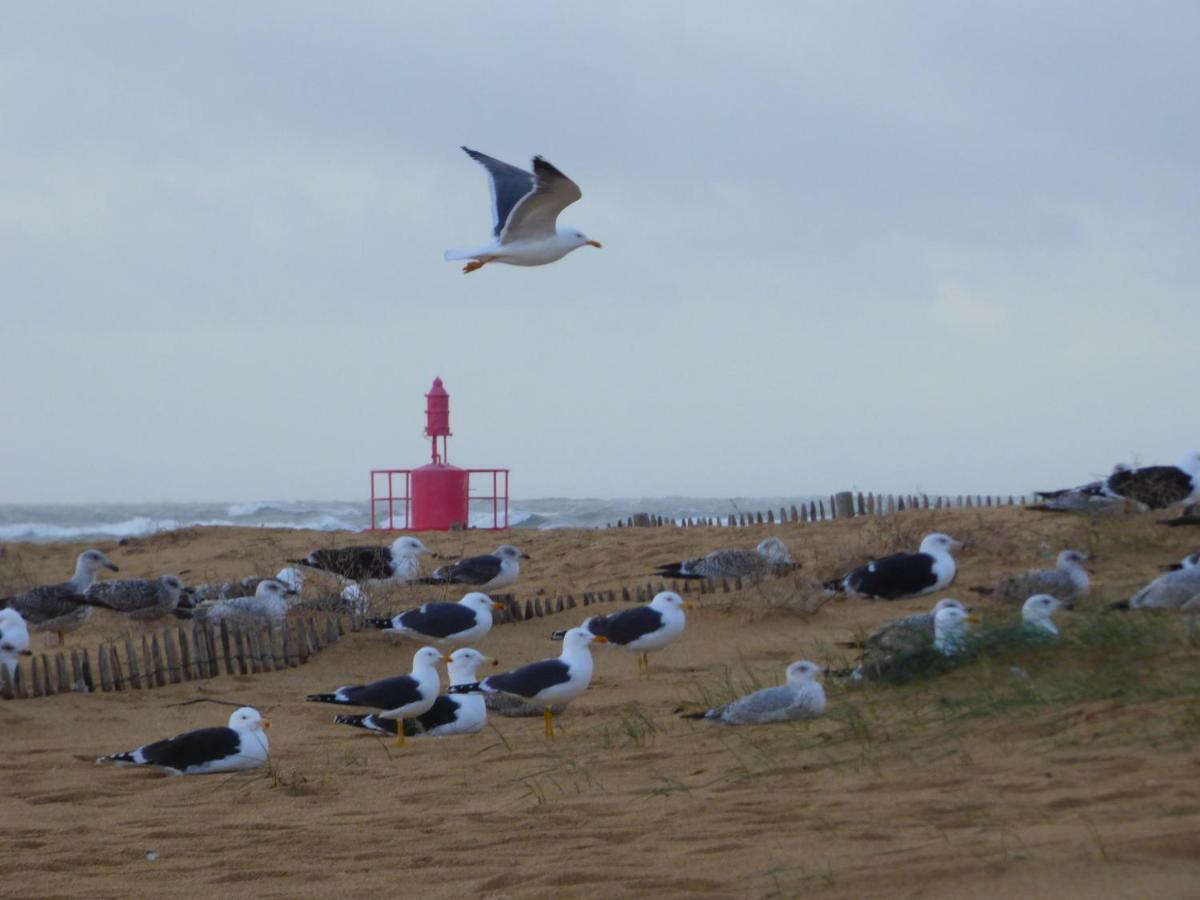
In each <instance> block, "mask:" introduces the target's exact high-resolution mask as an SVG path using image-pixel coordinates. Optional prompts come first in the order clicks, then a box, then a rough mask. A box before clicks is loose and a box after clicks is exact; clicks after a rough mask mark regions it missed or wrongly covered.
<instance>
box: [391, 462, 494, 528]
mask: <svg viewBox="0 0 1200 900" xmlns="http://www.w3.org/2000/svg"><path fill="white" fill-rule="evenodd" d="M466 472H467V479H468V481H467V494H468V497H467V505H468V512H469V511H470V509H471V507H472V505H474V504H479V503H486V502H489V501H490V502H491V504H492V525H491V527H490V528H486V530H487V531H504V530H506V529H507V528H508V474H509V470H508V469H467V470H466ZM412 473H413V470H412V469H372V470H371V527H370V528H368V529H367V530H368V531H407V530H408V523H409V522H411V521H412ZM398 475H403V476H404V492H403V493H401V494H397V493H396V480H397V478H396V476H398ZM476 475H480V476H483V475H490V476H491V479H492V481H491V488H492V492H491V493H490V494H475V493H472V490H473V489H474V488H475V487H476V482H474V481H473V480H472V477H473V476H476ZM485 483H486V482H485Z"/></svg>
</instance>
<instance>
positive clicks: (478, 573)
mask: <svg viewBox="0 0 1200 900" xmlns="http://www.w3.org/2000/svg"><path fill="white" fill-rule="evenodd" d="M468 152H469V153H471V155H472V157H473V158H475V159H477V160H479V161H480V162H482V163H483V164H484V165H485V167H487V168H488V171H489V173H490V174H491V175H492V178H493V192H494V194H495V196H496V198H497V200H496V204H497V216H498V217H499V218H498V219H497V222H498V223H505V222H507V223H508V224H507V225H505V226H504V227H503V228H502V227H501V226H500V224H498V225H497V236H498V239H499V240H500V242H501V244H503V243H504V240H503V236H504V234H511V233H512V232H511V231H506V229H510V228H511V226H512V224H513V222H514V221H516V219H514V217H516V216H518V213H519V212H520V211H521V209H522V203H549V204H550V205H551V206H553V204H555V203H560V202H561V200H562V199H563V197H565V196H567V195H568V194H569V191H568V192H567V194H564V193H563V191H564V190H565V189H564V187H563V186H562V184H561V179H562V178H563V176H561V173H558V172H557V170H554V169H553V168H552V167H549V165H548V164H546V163H544V161H540V160H535V166H534V172H535V176H529V177H532V178H533V179H534V180H533V182H532V183H533V184H534V187H533V189H532V194H526V195H524V198H523V199H521V198H518V199H517V200H515V201H514V200H513V197H514V196H515V193H514V192H515V191H516V190H517V188H518V187H519V186H520V185H519V184H518V183H517V182H518V181H519V179H518V178H517V175H515V174H513V173H514V172H519V171H520V170H515V169H512V167H506V166H505V165H504V164H503V163H499V162H497V161H496V160H492V159H490V158H489V157H485V156H482V154H476V153H473V152H471V151H468ZM510 170H511V171H510ZM576 191H577V189H576ZM547 198H550V199H547ZM567 202H569V201H567ZM562 205H565V204H562ZM501 211H506V212H505V215H504V216H500V212H501ZM534 211H536V210H534ZM526 212H527V213H530V211H529V210H526ZM530 214H532V213H530ZM522 221H523V220H522ZM551 224H553V220H552V219H551ZM472 258H478V259H483V255H477V256H475V257H472ZM484 261H511V260H505V259H503V258H502V257H500V256H497V257H495V259H494V260H492V259H488V260H484ZM1042 497H1043V498H1044V500H1045V502H1044V503H1042V504H1039V505H1038V506H1036V507H1034V508H1035V509H1038V510H1039V511H1050V512H1061V511H1079V510H1086V511H1088V512H1096V511H1104V510H1107V509H1110V508H1113V505H1114V504H1136V505H1138V506H1139V507H1140V508H1150V509H1167V508H1176V509H1177V510H1178V515H1177V516H1176V517H1175V518H1173V519H1168V520H1164V521H1165V524H1169V525H1181V524H1195V523H1200V510H1198V509H1197V506H1196V501H1197V499H1200V453H1191V454H1188V455H1187V456H1186V457H1185V458H1184V459H1183V461H1182V462H1181V463H1180V465H1179V466H1150V467H1144V468H1134V467H1129V466H1118V467H1117V468H1116V470H1114V472H1113V474H1112V475H1111V476H1109V478H1107V479H1104V480H1102V481H1093V482H1088V483H1086V484H1083V485H1080V486H1079V487H1075V488H1069V489H1064V490H1059V491H1047V492H1043V494H1042ZM1188 504H1191V505H1188ZM1193 520H1194V521H1193ZM962 549H963V544H962V542H960V541H957V540H955V539H954V538H952V537H951V536H949V535H947V534H943V533H940V532H939V533H933V534H929V535H926V536H925V538H924V539H923V540H922V541H921V543H920V546H919V547H917V548H916V549H914V550H911V551H905V552H900V553H894V554H891V555H888V556H882V557H879V558H877V559H873V560H870V561H868V562H866V563H865V564H863V565H860V566H857V567H854V568H852V569H850V570H849V571H846V572H843V573H841V574H839V575H837V576H836V577H833V578H829V579H826V580H824V581H823V582H821V586H822V587H823V589H824V590H825V591H827V592H830V593H840V594H845V595H852V596H857V597H865V598H870V599H874V600H885V601H890V600H908V599H913V598H919V597H923V596H926V595H930V594H935V593H943V592H945V591H946V590H947V589H948V588H949V587H950V586H951V585H952V584H953V583H954V582H955V579H956V577H957V574H958V566H957V563H956V560H955V553H956V552H958V551H960V550H962ZM425 557H432V558H437V557H438V554H437V553H435V552H434V551H433V550H431V549H430V548H429V547H427V546H426V545H425V544H424V543H422V542H421V541H420V540H419V539H418V538H416V537H413V536H408V535H406V536H403V537H400V538H398V539H397V540H395V541H393V542H392V543H391V544H390V545H388V546H382V547H380V546H351V547H343V548H339V549H319V550H314V551H313V552H312V553H310V554H309V555H308V556H306V557H304V558H303V559H294V560H289V561H288V565H287V566H286V567H285V568H283V569H281V570H280V571H279V572H278V573H276V575H274V576H271V577H255V578H248V579H244V580H242V581H237V582H214V583H207V584H198V585H193V586H190V587H189V586H186V585H185V584H184V583H183V581H182V580H181V578H180V577H179V576H178V575H174V574H164V575H162V576H160V577H159V578H156V579H134V580H106V581H99V580H97V576H98V575H99V574H100V573H101V572H102V571H103V570H110V571H112V572H117V571H119V570H118V567H117V566H116V565H115V564H114V563H113V562H112V560H110V559H109V558H108V556H106V555H105V554H104V553H102V552H101V551H99V550H94V549H91V550H85V551H84V552H83V553H81V554H79V556H78V558H77V560H76V565H75V572H74V574H73V575H72V576H71V578H69V579H68V580H66V581H64V582H61V583H58V584H50V585H43V586H39V587H35V588H33V589H31V590H29V591H26V592H25V593H22V594H19V595H17V596H13V597H8V598H4V599H0V668H3V669H6V670H7V672H8V674H9V676H10V677H11V676H12V675H13V673H14V672H15V669H16V667H17V661H18V658H19V657H20V656H21V655H26V654H29V653H30V649H29V647H30V632H31V631H34V632H37V631H42V632H46V634H47V639H48V638H49V635H50V634H56V635H58V639H59V641H60V642H61V641H62V640H63V635H64V634H65V633H66V632H69V631H72V630H74V629H76V628H79V627H80V626H81V625H83V624H84V623H85V622H86V621H87V620H88V618H89V616H91V614H92V611H93V610H94V609H95V608H96V607H102V608H105V609H109V610H112V611H115V612H118V613H122V614H124V615H125V616H127V617H128V618H129V619H130V620H131V621H133V622H137V623H142V624H144V623H146V622H152V621H155V620H158V619H162V618H165V617H167V616H178V617H182V618H199V619H207V620H210V621H213V620H223V619H230V620H233V621H235V622H254V623H258V624H268V625H272V626H275V625H279V624H281V623H283V622H284V621H285V620H286V618H287V615H288V612H289V610H290V609H292V607H293V606H294V605H295V604H296V603H297V602H300V595H301V592H302V591H303V588H304V584H305V572H304V570H306V569H307V570H319V571H322V572H325V573H328V574H329V575H331V576H335V577H336V578H337V579H339V580H340V581H341V582H342V583H343V584H344V587H343V589H342V591H341V594H340V596H339V597H338V598H336V600H337V602H339V603H342V604H344V605H345V608H348V609H352V610H355V611H362V610H363V609H364V608H365V605H366V604H367V602H368V601H367V598H368V593H367V592H368V591H370V589H371V587H372V586H373V585H379V584H398V583H399V584H411V585H444V586H451V585H460V586H463V587H465V588H467V589H468V592H467V593H466V594H465V595H464V596H463V597H462V598H461V599H460V600H458V601H457V602H430V603H425V604H422V605H420V606H417V607H414V608H412V609H406V610H402V611H400V612H398V613H396V614H394V615H389V616H386V617H382V618H372V619H368V620H367V622H368V624H370V625H371V626H373V627H374V628H375V629H378V630H379V631H381V632H384V633H387V634H390V635H395V636H397V637H399V638H403V639H406V640H409V641H413V642H415V643H417V644H419V645H420V647H419V649H417V650H416V651H415V653H414V655H413V657H412V667H411V670H410V671H409V672H407V673H404V674H399V675H390V676H388V677H384V678H381V679H379V680H377V681H372V682H370V683H367V684H351V685H342V686H338V687H334V688H332V689H330V690H328V691H324V692H320V693H313V694H309V695H308V696H307V697H306V698H305V699H306V700H307V701H308V702H312V703H323V704H332V705H335V706H340V707H350V708H352V709H354V710H356V711H355V712H353V713H342V714H338V715H337V716H336V718H335V720H334V722H335V724H340V725H346V726H350V727H352V728H357V729H363V730H366V731H369V732H372V733H375V734H379V735H388V736H394V737H395V740H396V742H397V743H398V744H403V743H404V742H405V739H406V738H409V737H447V736H453V735H467V734H474V733H477V732H479V731H480V730H481V729H483V728H484V726H485V725H486V723H487V719H488V714H489V713H496V714H499V715H506V716H537V715H540V716H542V717H543V719H544V726H545V736H546V738H548V739H552V738H553V737H554V736H555V717H556V716H558V715H561V714H562V713H563V712H564V710H566V709H567V707H568V706H569V704H570V703H572V702H573V701H574V700H576V699H578V698H579V697H580V696H582V695H583V694H584V693H585V692H586V691H587V689H588V687H589V685H590V683H591V681H592V674H593V659H592V648H593V646H594V645H596V644H601V645H610V646H612V647H616V648H619V649H621V650H625V651H627V652H629V653H631V654H634V655H635V656H636V657H637V670H638V674H639V676H644V677H649V668H650V662H649V654H651V653H653V652H657V651H660V650H662V649H664V648H666V647H668V646H670V645H672V644H674V643H675V642H676V641H678V640H680V639H681V638H682V637H683V635H684V633H685V630H686V625H687V620H686V609H687V604H686V603H685V601H684V599H683V597H682V596H680V595H679V594H678V593H675V592H674V591H662V592H660V593H658V594H657V595H656V596H655V597H654V598H653V599H652V600H651V601H650V602H649V603H647V604H645V605H638V606H634V607H631V608H627V609H624V610H621V611H618V612H615V613H612V614H609V615H598V616H591V617H589V618H587V619H585V620H584V621H583V622H581V623H580V624H579V625H577V626H576V627H573V628H568V629H566V630H564V631H558V632H553V633H552V634H551V635H550V637H551V638H552V639H554V640H558V641H561V652H559V653H558V655H557V656H551V657H548V658H545V659H541V660H537V661H533V662H530V663H528V664H526V665H523V666H519V667H517V668H514V669H511V670H509V671H506V672H499V673H494V674H486V675H481V670H482V669H483V668H484V667H485V666H489V665H490V666H495V665H496V664H497V663H496V660H495V659H494V658H491V657H489V656H487V655H485V654H484V653H483V652H481V651H480V650H478V649H476V647H477V646H478V645H480V644H482V643H483V642H484V641H485V640H486V638H487V636H488V634H489V633H490V632H491V630H492V626H493V621H494V620H493V613H494V611H495V610H497V609H501V608H503V606H502V604H500V603H497V602H495V601H493V600H492V598H491V597H490V596H489V595H488V593H487V592H488V591H493V590H496V589H498V588H503V587H506V586H508V585H511V584H513V583H515V582H516V581H517V580H518V579H519V578H520V574H521V561H522V560H528V559H529V556H528V555H527V554H525V553H522V552H521V551H520V550H519V549H518V548H516V547H514V546H512V545H511V544H502V545H500V546H499V547H497V548H496V550H495V551H494V552H493V553H490V554H484V555H480V556H472V557H467V558H464V559H459V560H456V561H453V562H448V563H446V564H445V565H441V566H439V567H437V568H435V569H433V571H432V572H430V573H429V574H428V575H425V574H424V570H423V565H422V563H423V560H424V558H425ZM1092 561H1093V560H1092V557H1091V556H1089V555H1088V554H1086V553H1083V552H1081V551H1079V550H1075V549H1070V548H1067V549H1064V550H1062V551H1061V552H1060V553H1058V555H1057V558H1056V560H1055V565H1054V567H1053V568H1050V569H1035V570H1031V571H1028V572H1022V573H1015V574H1012V575H1009V576H1006V577H1005V578H1003V579H1001V580H1000V581H999V582H998V583H996V584H993V585H981V586H975V587H972V588H971V590H973V591H975V592H976V593H978V594H981V595H983V596H987V597H989V598H990V599H991V601H992V602H994V603H997V604H1000V605H1002V606H1005V607H1008V608H1016V607H1018V606H1019V608H1020V625H1019V628H1020V630H1021V633H1022V634H1024V635H1027V636H1028V637H1029V638H1031V639H1034V640H1039V641H1046V640H1050V641H1053V640H1055V639H1056V638H1057V637H1058V634H1059V632H1058V627H1057V625H1056V624H1055V622H1054V615H1055V614H1056V613H1057V612H1059V611H1060V610H1063V609H1068V610H1069V609H1072V608H1073V606H1074V604H1075V603H1076V602H1077V601H1079V600H1081V599H1083V598H1085V597H1087V595H1088V593H1089V590H1090V588H1091V580H1090V572H1089V569H1088V568H1087V564H1088V563H1089V562H1092ZM797 568H798V566H797V565H796V564H795V563H794V562H793V559H792V556H791V553H790V552H789V550H788V548H787V546H786V545H785V544H784V543H783V542H782V541H781V540H780V539H779V538H777V537H772V538H769V539H767V540H765V541H763V542H762V543H760V544H759V545H758V546H757V547H755V548H753V549H747V548H728V549H722V550H717V551H714V552H711V553H708V554H706V555H704V556H699V557H695V558H691V559H686V560H682V561H678V562H672V563H667V564H663V565H661V566H658V567H657V573H658V574H659V575H661V576H663V577H667V578H673V579H702V578H734V577H738V578H745V577H749V578H754V579H758V578H765V577H777V576H783V575H786V574H788V573H790V572H793V571H794V570H795V569H797ZM1165 568H1166V569H1167V571H1166V572H1164V573H1163V574H1161V575H1160V576H1158V577H1157V578H1155V579H1154V580H1153V581H1151V582H1150V583H1149V584H1147V585H1146V586H1145V587H1143V588H1142V589H1141V590H1139V591H1138V592H1137V593H1135V594H1134V595H1133V596H1132V597H1130V598H1129V599H1128V600H1124V601H1122V602H1120V603H1117V604H1112V605H1110V607H1108V608H1109V609H1120V610H1140V609H1171V610H1181V611H1200V553H1192V554H1189V555H1188V556H1187V557H1185V558H1184V559H1183V560H1182V561H1181V562H1179V563H1176V564H1171V565H1169V566H1167V567H1165ZM978 621H979V616H978V615H977V614H976V613H974V612H973V611H972V609H971V608H969V607H968V606H967V605H966V604H964V603H963V602H962V601H960V600H958V599H956V598H953V597H942V598H941V599H939V600H938V601H937V603H936V604H935V605H934V606H933V607H932V608H931V609H929V610H928V611H926V612H920V613H915V614H912V615H908V616H905V617H903V618H899V619H896V620H894V621H891V622H888V623H886V624H884V625H883V626H881V627H879V628H877V629H875V630H874V631H872V632H871V633H869V634H866V635H865V636H863V637H861V638H860V639H857V640H854V641H849V642H846V643H844V644H843V646H845V647H849V648H852V649H854V650H856V651H858V656H857V659H856V660H855V662H854V664H853V665H852V666H851V667H849V668H846V669H841V670H838V671H835V672H831V671H830V670H828V669H826V668H824V667H822V666H820V665H818V664H817V663H815V662H812V661H810V660H797V661H795V662H793V663H791V664H790V665H789V666H788V667H787V669H786V672H785V682H784V684H783V685H781V686H779V687H771V688H767V689H765V690H760V691H756V692H754V693H752V694H749V695H747V696H744V697H741V698H738V699H736V700H734V701H732V702H730V703H727V704H724V705H721V706H716V707H713V708H711V709H701V710H690V711H684V710H678V712H680V713H681V714H683V715H684V716H685V717H686V718H690V719H697V720H701V721H707V722H714V723H720V724H724V725H733V726H739V725H765V724H770V723H775V722H787V721H796V720H802V719H811V718H814V717H818V716H821V715H822V714H823V713H824V712H825V710H826V696H825V689H824V686H823V684H822V681H823V679H824V677H825V676H827V675H831V674H832V675H834V676H839V677H842V678H845V679H846V680H847V681H848V682H850V683H853V682H855V681H863V680H886V679H889V678H890V677H892V676H893V675H894V674H895V673H897V672H901V671H903V669H904V667H905V666H906V665H910V664H911V662H912V660H913V659H914V658H917V659H920V658H922V654H924V655H925V658H933V659H943V660H944V659H952V658H955V657H958V656H961V655H964V654H966V653H967V652H968V651H969V650H970V648H971V645H972V631H971V627H972V625H973V624H975V623H977V622H978ZM442 664H445V666H446V672H447V676H448V677H447V679H446V680H445V681H443V679H442V677H441V673H440V667H441V666H442ZM268 725H269V723H268V722H267V721H266V720H265V719H264V718H263V717H262V716H261V715H260V713H259V712H258V711H257V710H255V709H253V708H250V707H242V708H239V709H237V710H236V711H235V712H234V713H233V714H232V715H231V716H230V718H229V721H228V724H227V725H226V726H224V727H210V728H201V729H199V730H196V731H190V732H187V733H184V734H181V735H178V736H176V737H172V738H167V739H164V740H158V741H155V742H153V743H149V744H146V745H144V746H141V747H138V748H136V749H134V750H130V751H127V752H122V753H115V754H110V755H107V756H102V757H100V758H99V759H98V760H97V762H100V763H114V764H117V765H131V766H151V767H155V768H157V769H160V770H162V771H165V772H169V773H173V774H202V773H212V772H231V771H239V770H244V769H252V768H255V767H257V766H260V765H262V764H263V763H264V762H265V761H266V760H267V758H268V742H267V735H266V729H267V728H268Z"/></svg>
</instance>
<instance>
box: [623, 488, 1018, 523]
mask: <svg viewBox="0 0 1200 900" xmlns="http://www.w3.org/2000/svg"><path fill="white" fill-rule="evenodd" d="M1028 502H1029V498H1028V497H1026V496H1020V497H1018V496H1015V495H1011V494H1010V495H1008V496H989V495H981V494H970V495H968V494H960V495H958V496H957V497H947V496H940V497H939V496H933V497H930V496H929V495H928V494H907V495H896V494H886V495H885V494H862V493H855V492H854V491H841V492H840V493H837V494H833V495H832V496H831V497H830V498H829V502H828V504H826V502H825V499H824V498H821V499H817V500H811V501H809V502H808V503H801V504H800V505H799V506H797V505H796V504H794V503H793V504H792V506H791V507H790V508H787V507H782V506H781V507H780V508H779V509H778V510H774V509H768V510H766V511H765V512H754V513H744V512H739V513H730V514H729V515H727V516H698V517H685V518H683V519H675V518H671V517H669V516H656V515H653V514H651V513H638V514H637V515H634V516H630V517H629V518H627V519H620V520H618V521H616V522H610V523H609V524H608V525H607V526H605V527H607V528H662V527H667V528H700V527H710V528H739V527H744V526H747V525H772V524H775V523H777V522H778V523H787V522H796V523H805V522H825V521H828V520H830V519H849V518H856V517H858V516H884V515H892V514H893V513H897V512H903V511H904V510H906V509H973V508H978V507H985V506H986V507H990V506H1024V505H1025V504H1026V503H1028Z"/></svg>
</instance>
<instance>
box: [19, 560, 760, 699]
mask: <svg viewBox="0 0 1200 900" xmlns="http://www.w3.org/2000/svg"><path fill="white" fill-rule="evenodd" d="M742 587H743V582H742V579H741V578H720V579H705V580H688V579H685V580H683V582H682V583H680V582H678V581H672V582H670V584H669V586H668V584H667V583H666V582H662V581H660V582H659V583H658V586H657V588H656V587H655V586H654V584H653V583H652V582H647V583H646V584H644V585H636V586H633V587H622V588H619V589H616V590H607V591H588V592H583V593H581V594H580V595H579V599H578V600H576V598H575V595H574V594H570V593H568V594H561V593H559V594H554V595H543V594H539V595H537V596H535V597H530V598H528V599H526V600H525V602H524V603H521V602H520V600H518V599H517V598H516V596H514V595H513V594H504V595H497V596H496V597H494V598H493V599H494V600H496V601H498V602H500V603H502V604H503V605H504V609H503V610H501V611H499V612H498V613H497V615H496V622H497V624H507V623H513V622H525V621H529V620H531V619H540V618H543V617H545V616H548V615H554V614H557V613H562V612H567V611H569V610H572V609H576V608H577V607H581V606H582V607H588V606H592V605H594V604H598V603H616V602H617V601H623V602H626V603H646V602H649V601H650V600H652V599H653V598H654V595H655V594H657V593H660V592H661V591H665V590H668V589H670V590H674V591H676V592H679V593H685V594H686V593H692V592H699V593H701V594H709V593H717V592H724V593H728V592H729V591H731V590H741V589H742ZM362 627H363V625H362V618H361V617H359V616H356V615H355V616H351V615H336V614H327V615H323V616H307V617H299V618H297V617H292V618H291V619H289V620H288V621H287V622H286V623H285V625H284V626H283V627H281V628H280V627H272V626H270V625H268V624H263V625H261V626H258V627H231V626H230V625H229V624H228V623H226V622H225V621H221V622H220V623H219V624H218V625H213V624H211V623H208V622H193V623H192V624H191V627H190V628H189V627H187V626H183V625H180V626H168V627H166V628H164V629H162V630H161V631H159V632H156V633H155V634H152V635H149V636H147V635H145V634H143V635H141V639H140V641H135V640H134V638H133V635H132V634H129V635H126V636H125V637H124V638H120V639H117V640H113V641H107V642H105V643H103V644H101V645H100V646H99V647H97V648H96V651H95V653H91V652H89V650H88V648H86V647H72V648H71V649H70V650H69V651H68V650H60V651H58V652H57V653H55V654H54V655H53V656H51V655H50V654H40V655H36V656H33V657H32V658H30V659H29V660H28V662H26V661H25V660H22V661H21V662H19V663H18V665H17V668H16V671H15V673H14V674H12V675H10V674H9V671H8V669H7V667H4V666H0V698H3V699H5V700H25V699H30V698H34V697H49V696H52V695H54V694H64V693H68V692H72V691H78V692H85V693H86V692H91V691H97V690H99V691H104V692H111V691H127V690H151V689H153V688H159V687H164V686H166V685H168V684H180V683H182V682H185V681H200V680H204V679H207V678H215V677H216V676H218V675H221V674H225V675H257V674H260V673H263V672H274V671H278V670H281V669H291V668H296V667H297V666H302V665H304V664H305V663H307V662H308V661H309V660H310V659H312V658H313V657H314V656H316V655H317V654H318V653H320V652H321V651H322V650H324V649H325V648H326V647H329V646H331V645H333V644H335V643H337V642H338V641H339V640H341V638H342V637H343V636H344V635H345V634H346V633H347V632H354V631H360V630H362Z"/></svg>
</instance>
